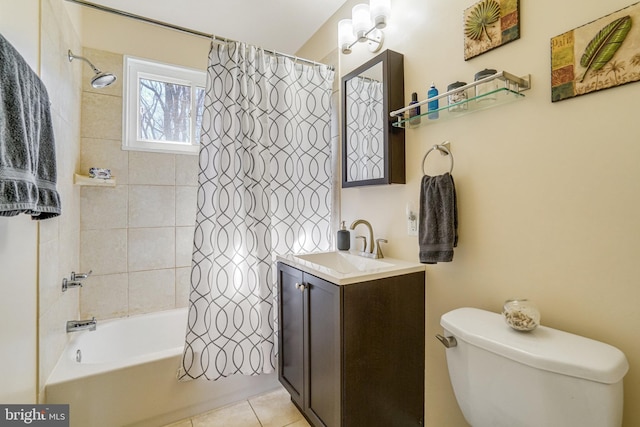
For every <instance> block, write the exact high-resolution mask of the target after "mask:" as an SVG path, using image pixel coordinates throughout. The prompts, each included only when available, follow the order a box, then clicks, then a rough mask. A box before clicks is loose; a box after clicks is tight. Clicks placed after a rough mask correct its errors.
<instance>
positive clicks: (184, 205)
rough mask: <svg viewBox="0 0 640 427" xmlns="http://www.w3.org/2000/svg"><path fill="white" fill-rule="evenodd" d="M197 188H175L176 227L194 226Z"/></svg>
mask: <svg viewBox="0 0 640 427" xmlns="http://www.w3.org/2000/svg"><path fill="white" fill-rule="evenodd" d="M197 198H198V188H197V187H185V186H176V225H177V226H188V225H195V224H196V212H197Z"/></svg>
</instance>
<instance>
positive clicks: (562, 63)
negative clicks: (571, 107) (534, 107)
mask: <svg viewBox="0 0 640 427" xmlns="http://www.w3.org/2000/svg"><path fill="white" fill-rule="evenodd" d="M638 80H640V3H636V4H633V5H631V6H628V7H626V8H624V9H622V10H619V11H617V12H614V13H612V14H610V15H607V16H605V17H603V18H600V19H598V20H596V21H593V22H590V23H589V24H586V25H583V26H581V27H578V28H576V29H573V30H571V31H568V32H566V33H564V34H561V35H559V36H557V37H554V38H552V39H551V101H553V102H556V101H562V100H563V99H568V98H573V97H575V96H579V95H584V94H587V93H591V92H596V91H599V90H603V89H609V88H611V87H615V86H620V85H623V84H626V83H632V82H636V81H638Z"/></svg>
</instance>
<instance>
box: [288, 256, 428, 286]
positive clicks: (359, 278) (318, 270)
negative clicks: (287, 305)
mask: <svg viewBox="0 0 640 427" xmlns="http://www.w3.org/2000/svg"><path fill="white" fill-rule="evenodd" d="M335 252H336V253H338V254H341V255H344V256H345V258H348V259H349V260H351V261H353V262H354V263H358V261H361V260H358V258H362V260H364V261H363V264H365V265H364V266H357V267H356V268H359V270H358V271H342V272H341V271H339V267H335V268H331V267H329V266H328V265H322V264H320V263H316V262H312V261H309V260H305V259H303V258H300V257H298V255H300V256H308V255H311V257H313V256H314V255H316V254H286V255H278V256H277V257H276V260H277V261H279V262H282V263H284V264H287V265H289V266H291V267H294V268H297V269H299V270H302V271H304V272H307V273H309V274H312V275H314V276H316V277H319V278H321V279H324V280H327V281H329V282H332V283H335V284H336V285H350V284H353V283H359V282H365V281H369V280H376V279H384V278H386V277H393V276H400V275H403V274H409V273H416V272H420V271H425V270H426V267H425V265H424V264H420V263H417V262H411V261H405V260H400V259H394V258H382V259H375V260H373V259H369V258H365V257H360V256H359V255H357V254H354V253H352V252H346V251H335ZM317 255H320V256H322V255H332V254H331V252H321V253H317ZM367 261H373V262H367ZM375 261H378V262H377V263H376V262H375Z"/></svg>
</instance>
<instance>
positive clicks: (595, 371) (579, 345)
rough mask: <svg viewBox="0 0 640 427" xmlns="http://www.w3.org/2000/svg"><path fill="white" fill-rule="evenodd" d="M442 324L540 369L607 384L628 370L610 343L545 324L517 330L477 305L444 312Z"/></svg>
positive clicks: (461, 337) (459, 335)
mask: <svg viewBox="0 0 640 427" xmlns="http://www.w3.org/2000/svg"><path fill="white" fill-rule="evenodd" d="M440 325H442V327H443V328H444V329H445V330H446V331H448V332H449V333H450V334H451V335H454V336H455V337H456V339H457V340H463V341H465V342H467V343H469V344H471V345H475V346H477V347H480V348H482V349H484V350H487V351H490V352H492V353H495V354H498V355H501V356H503V357H506V358H509V359H512V360H514V361H516V362H519V363H523V364H525V365H529V366H531V367H534V368H537V369H543V370H546V371H550V372H556V373H559V374H564V375H569V376H572V377H577V378H584V379H587V380H591V381H597V382H601V383H605V384H614V383H617V382H618V381H620V380H621V379H622V378H623V377H624V376H625V374H626V373H627V371H628V370H629V363H628V362H627V358H626V357H625V355H624V353H622V352H621V351H620V350H618V349H617V348H615V347H613V346H611V345H609V344H605V343H603V342H600V341H595V340H592V339H589V338H585V337H582V336H579V335H574V334H571V333H568V332H563V331H559V330H557V329H552V328H548V327H545V326H539V327H538V328H536V329H535V330H533V331H531V332H518V331H515V330H513V329H511V328H510V327H509V326H508V325H507V324H506V323H505V321H504V319H503V318H502V315H500V314H496V313H492V312H489V311H485V310H480V309H477V308H468V307H466V308H459V309H456V310H453V311H450V312H448V313H445V314H444V315H442V317H441V318H440Z"/></svg>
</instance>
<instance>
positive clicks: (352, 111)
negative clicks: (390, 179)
mask: <svg viewBox="0 0 640 427" xmlns="http://www.w3.org/2000/svg"><path fill="white" fill-rule="evenodd" d="M345 89H346V97H347V109H346V117H347V118H346V123H347V126H346V134H347V135H346V140H347V141H348V144H349V147H348V148H347V150H346V152H347V165H349V166H348V168H347V181H362V180H367V179H375V178H382V177H383V176H384V139H383V135H384V123H383V120H385V117H384V110H383V108H382V101H383V99H382V97H383V91H382V82H379V81H377V80H372V79H370V78H368V77H361V76H358V77H355V78H352V79H349V80H348V81H347V87H346V88H345Z"/></svg>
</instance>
